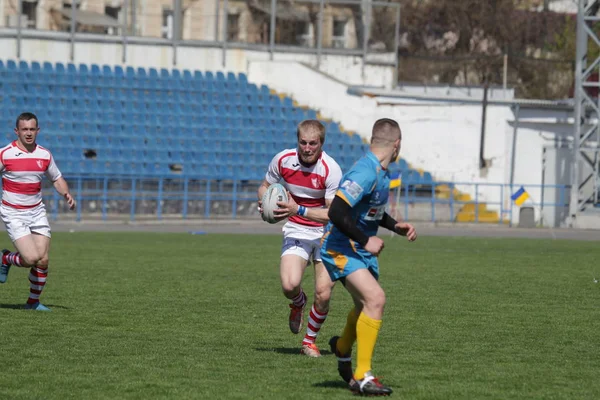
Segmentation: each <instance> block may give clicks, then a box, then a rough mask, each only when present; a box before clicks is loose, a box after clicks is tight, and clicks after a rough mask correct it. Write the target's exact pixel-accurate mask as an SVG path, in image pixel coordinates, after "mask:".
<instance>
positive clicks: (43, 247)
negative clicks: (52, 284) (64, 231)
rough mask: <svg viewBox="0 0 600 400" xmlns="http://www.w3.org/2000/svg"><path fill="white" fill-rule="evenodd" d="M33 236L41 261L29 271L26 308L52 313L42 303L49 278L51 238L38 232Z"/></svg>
mask: <svg viewBox="0 0 600 400" xmlns="http://www.w3.org/2000/svg"><path fill="white" fill-rule="evenodd" d="M31 236H32V237H33V241H34V243H35V246H36V248H37V250H38V254H39V255H40V259H39V260H38V262H37V263H36V265H34V266H32V267H31V270H30V271H29V298H28V299H27V306H26V307H27V308H29V309H33V310H38V311H50V309H49V308H48V307H46V306H44V305H43V304H41V303H40V296H41V295H42V291H43V290H44V286H45V285H46V279H47V278H48V253H49V250H50V237H48V236H45V235H42V234H39V233H37V232H34V233H33V235H31Z"/></svg>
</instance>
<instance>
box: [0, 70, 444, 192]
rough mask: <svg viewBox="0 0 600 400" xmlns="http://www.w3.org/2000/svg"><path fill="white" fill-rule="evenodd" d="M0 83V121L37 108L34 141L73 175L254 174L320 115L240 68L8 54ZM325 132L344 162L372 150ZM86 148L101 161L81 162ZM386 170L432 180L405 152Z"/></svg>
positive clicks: (333, 128)
mask: <svg viewBox="0 0 600 400" xmlns="http://www.w3.org/2000/svg"><path fill="white" fill-rule="evenodd" d="M24 82H27V83H24ZM0 88H1V89H2V93H3V94H4V95H3V96H2V106H3V107H1V108H0V120H2V121H4V122H5V125H7V124H8V125H11V124H12V123H13V122H12V120H13V118H14V114H16V113H17V112H19V110H21V109H25V108H27V109H34V110H39V111H37V112H38V115H39V116H40V119H41V120H42V121H43V125H42V126H43V130H44V134H43V136H41V137H40V140H41V142H40V143H42V144H46V145H47V146H49V148H50V149H51V151H54V152H55V157H56V158H57V159H59V160H61V164H62V163H63V161H64V163H65V166H64V167H61V170H63V171H64V172H65V173H67V172H68V173H71V174H75V173H89V174H97V173H103V174H123V173H124V172H130V173H133V174H140V175H141V174H165V175H167V174H171V173H172V172H171V171H170V169H169V166H168V164H169V163H171V164H183V165H184V166H185V168H184V171H183V173H184V174H186V175H190V176H191V175H193V176H204V177H207V178H208V177H210V178H214V179H235V178H236V177H237V178H240V179H257V180H260V179H262V177H263V174H264V171H263V168H264V165H266V164H268V163H269V162H270V160H271V159H272V157H273V156H274V155H275V154H276V153H277V152H279V151H280V150H281V149H282V148H283V147H290V148H291V147H294V146H295V142H296V137H295V131H296V124H297V123H298V122H299V121H300V120H302V119H305V118H316V116H317V112H316V111H315V110H304V109H301V108H299V107H295V106H294V102H293V99H292V98H290V97H283V98H281V97H279V96H278V95H276V94H271V90H270V88H269V87H268V86H266V85H260V87H259V86H257V85H256V84H253V83H249V82H248V77H247V76H246V75H245V74H244V73H239V74H236V73H234V72H223V71H217V72H211V71H205V72H201V71H190V70H178V69H168V68H160V69H156V68H148V69H144V68H136V67H132V66H126V67H122V66H118V65H117V66H114V67H111V66H108V65H98V64H89V65H88V64H83V63H81V64H78V65H77V66H76V65H75V64H73V63H66V64H63V63H56V64H54V65H53V64H51V63H49V62H44V63H43V64H41V65H40V63H39V62H36V61H33V62H31V63H30V64H27V62H24V61H14V60H7V61H6V62H5V63H3V62H1V61H0ZM327 131H328V140H327V143H326V149H327V151H328V152H329V154H331V155H332V156H334V157H335V158H336V159H338V160H339V162H340V165H342V167H343V168H348V167H350V166H351V165H352V163H354V161H355V160H356V159H357V158H359V157H361V156H362V155H363V154H364V152H365V149H366V148H368V144H365V143H363V142H362V140H361V138H360V137H359V136H358V135H347V134H345V133H341V132H340V127H339V125H338V124H337V123H329V124H327ZM11 138H12V136H11ZM85 149H94V150H95V151H96V154H97V158H96V159H95V160H88V159H83V157H84V155H83V151H84V150H85ZM121 149H126V150H125V151H120V150H121ZM65 160H66V161H65ZM132 160H135V161H134V162H132ZM67 162H69V164H67ZM390 170H401V171H404V175H405V178H410V179H414V180H415V181H416V182H421V183H425V184H427V183H429V182H433V177H432V176H431V174H430V173H428V172H426V173H424V174H423V176H420V175H419V173H418V172H417V171H410V170H409V167H408V165H407V163H406V161H405V160H403V159H401V160H399V161H398V162H397V163H394V164H392V165H390Z"/></svg>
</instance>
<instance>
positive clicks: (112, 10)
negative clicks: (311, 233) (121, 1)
mask: <svg viewBox="0 0 600 400" xmlns="http://www.w3.org/2000/svg"><path fill="white" fill-rule="evenodd" d="M120 13H121V7H111V6H105V7H104V14H106V15H108V16H109V17H113V18H114V19H116V20H117V21H119V14H120ZM105 33H107V34H109V35H118V34H119V32H118V29H117V28H115V27H112V26H109V27H107V28H106V29H105Z"/></svg>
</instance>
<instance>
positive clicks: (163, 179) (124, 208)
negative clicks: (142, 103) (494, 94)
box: [44, 176, 570, 227]
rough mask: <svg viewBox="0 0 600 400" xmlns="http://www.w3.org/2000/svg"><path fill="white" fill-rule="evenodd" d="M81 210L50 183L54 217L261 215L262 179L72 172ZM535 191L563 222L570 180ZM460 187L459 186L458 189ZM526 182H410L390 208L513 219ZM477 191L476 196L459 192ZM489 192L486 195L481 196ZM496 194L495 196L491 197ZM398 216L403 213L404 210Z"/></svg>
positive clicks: (409, 216) (417, 214)
mask: <svg viewBox="0 0 600 400" xmlns="http://www.w3.org/2000/svg"><path fill="white" fill-rule="evenodd" d="M67 181H68V183H69V185H70V187H71V192H72V194H73V196H74V197H75V199H76V200H77V208H76V210H75V213H74V214H71V213H70V212H69V211H68V209H67V206H66V204H65V202H64V200H63V199H62V198H61V197H60V196H59V195H58V193H56V191H54V190H53V189H52V188H51V185H50V184H49V183H47V182H46V183H45V186H44V193H45V196H44V202H45V204H46V209H47V211H48V214H49V215H50V217H51V219H52V220H59V219H73V218H74V219H75V220H76V221H85V220H92V219H95V220H102V221H107V220H111V219H127V220H129V221H136V220H139V219H144V220H148V219H150V220H162V219H165V218H168V219H181V220H185V219H219V218H221V219H245V218H258V211H257V207H256V206H257V198H256V191H257V189H258V186H259V185H260V183H261V181H247V180H214V179H205V178H198V177H191V176H190V177H186V176H180V177H173V176H155V177H144V178H141V177H132V176H121V177H119V176H98V177H93V176H71V177H68V178H67ZM522 186H523V187H524V188H525V189H526V190H527V191H528V192H530V193H541V196H540V197H539V198H537V196H531V197H530V199H529V200H528V202H527V203H526V204H524V205H523V207H533V208H534V209H535V211H536V215H537V221H536V223H537V225H538V226H544V227H547V226H560V225H561V224H562V223H563V222H564V220H565V219H566V217H567V215H568V207H569V204H568V200H569V196H568V193H569V190H570V187H569V186H565V185H522ZM457 187H459V188H460V189H461V190H460V192H458V191H456V190H455V189H456V188H457ZM520 187H521V185H514V186H511V185H509V184H483V183H462V182H434V183H432V184H431V185H429V184H428V185H427V186H424V185H421V184H419V183H418V182H417V184H414V185H413V184H412V183H410V182H404V183H403V186H402V187H401V188H399V189H396V190H394V191H393V192H392V197H391V198H390V208H391V210H392V212H393V213H397V216H401V217H402V218H403V219H405V220H408V221H427V222H473V223H496V224H506V225H509V226H510V225H512V224H513V223H514V222H516V220H517V218H516V217H517V212H518V210H519V207H518V206H516V205H515V204H514V203H513V201H512V200H511V199H510V196H511V194H512V193H514V192H515V191H516V190H518V189H519V188H520ZM467 191H468V192H470V191H473V192H474V193H475V195H474V196H473V197H472V198H465V197H461V193H465V192H467ZM483 191H485V192H487V193H488V194H487V195H486V196H485V199H484V198H483V196H482V195H481V194H480V193H481V192H483ZM490 193H492V195H490ZM398 214H399V215H398Z"/></svg>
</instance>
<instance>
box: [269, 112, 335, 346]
mask: <svg viewBox="0 0 600 400" xmlns="http://www.w3.org/2000/svg"><path fill="white" fill-rule="evenodd" d="M297 138H298V147H297V148H296V149H287V150H283V151H281V152H279V153H278V154H277V155H276V156H275V157H274V158H273V160H272V161H271V163H270V164H269V168H268V171H267V173H266V176H265V180H264V181H263V183H262V184H261V186H260V187H259V188H258V199H259V208H260V201H261V200H260V199H262V197H263V194H264V193H265V192H266V191H267V189H268V187H269V186H270V185H272V184H275V183H282V184H283V185H284V186H285V187H286V188H287V190H288V191H289V194H290V196H288V198H289V200H288V202H287V203H278V205H279V207H280V209H279V210H276V211H275V213H274V214H275V216H276V217H277V219H284V218H289V220H288V221H287V222H286V223H285V225H284V226H283V229H282V230H283V245H282V250H281V261H280V267H279V272H280V278H281V287H282V289H283V294H284V296H285V297H286V298H288V299H289V300H290V301H291V304H290V315H289V326H290V330H291V331H292V333H295V334H297V333H298V332H300V330H301V329H302V324H303V314H304V307H305V306H306V303H307V297H306V294H305V293H304V290H302V287H301V283H302V276H303V274H304V271H305V269H306V267H307V266H308V264H309V263H310V262H311V261H312V262H313V264H314V267H315V299H314V303H313V305H312V307H311V309H310V313H309V318H308V324H307V327H306V335H305V336H304V339H303V340H302V350H301V352H302V353H303V354H306V355H307V356H310V357H319V356H320V355H321V353H320V351H319V348H318V347H317V345H316V344H315V341H316V339H317V335H318V334H319V330H320V329H321V326H322V325H323V323H324V322H325V319H326V318H327V313H328V312H329V300H330V298H331V291H332V289H333V285H334V283H333V282H332V281H331V279H330V278H329V274H328V273H327V271H326V270H325V267H324V266H323V263H322V262H321V254H320V241H321V237H322V236H323V226H324V224H326V223H327V222H328V221H329V217H328V216H327V212H328V209H329V205H330V204H331V201H332V200H333V197H334V196H335V193H336V191H337V189H338V185H339V182H340V179H341V177H342V171H341V169H340V167H339V165H338V164H337V163H336V162H335V160H334V159H333V158H331V157H330V156H329V155H327V154H326V153H325V152H324V151H323V144H324V143H325V127H324V126H323V124H321V123H320V122H319V121H317V120H306V121H302V122H301V123H300V124H299V125H298V130H297ZM280 181H282V182H280ZM261 212H262V211H261Z"/></svg>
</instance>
